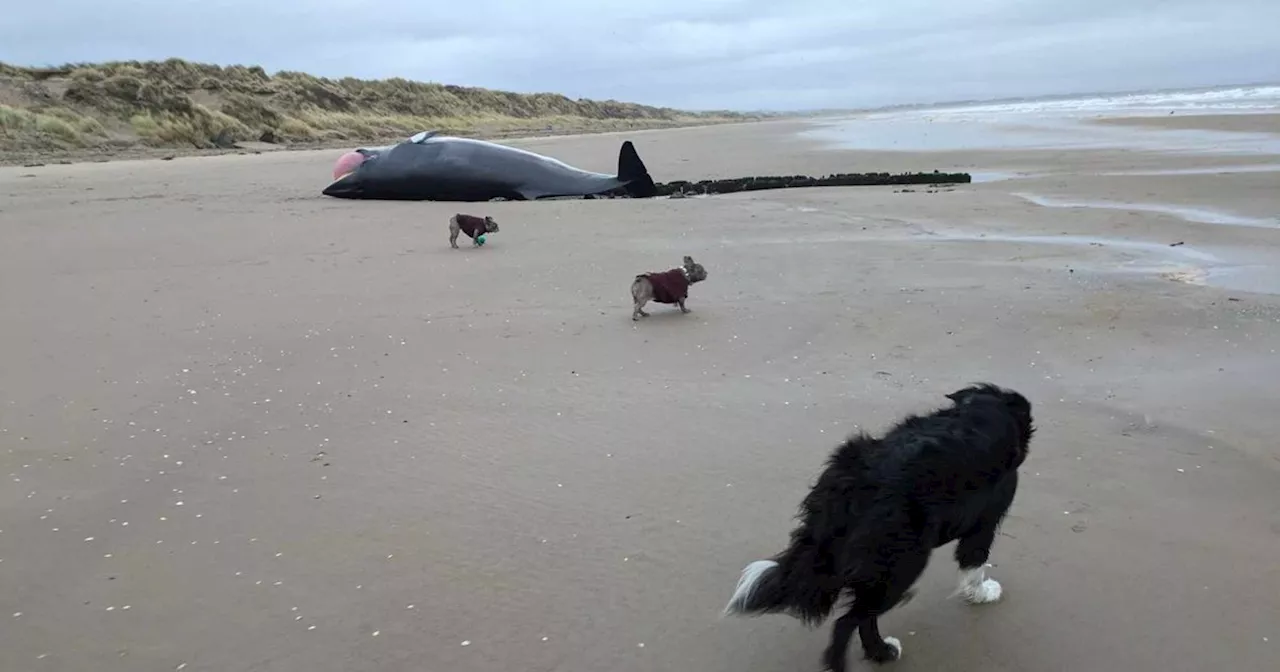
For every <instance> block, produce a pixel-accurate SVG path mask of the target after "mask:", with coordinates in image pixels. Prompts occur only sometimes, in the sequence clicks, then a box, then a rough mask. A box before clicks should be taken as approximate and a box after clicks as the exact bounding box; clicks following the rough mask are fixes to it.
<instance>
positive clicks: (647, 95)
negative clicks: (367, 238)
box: [0, 0, 1280, 110]
mask: <svg viewBox="0 0 1280 672" xmlns="http://www.w3.org/2000/svg"><path fill="white" fill-rule="evenodd" d="M1278 36H1280V0H645V1H642V2H635V1H634V0H630V1H626V2H612V1H611V0H523V2H522V1H521V0H463V1H454V0H434V1H430V2H424V1H423V0H380V1H372V0H115V1H110V0H107V1H104V0H45V1H42V2H21V1H18V0H14V1H13V2H8V3H6V7H5V9H4V10H3V11H2V12H0V61H7V62H12V63H19V64H24V65H32V64H34V65H47V64H60V63H64V62H68V61H101V60H117V59H144V60H145V59H164V58H167V57H171V56H178V57H181V58H185V59H189V60H197V61H205V62H214V63H219V64H223V65H226V64H232V63H241V64H246V65H252V64H258V65H262V66H263V67H265V68H266V69H267V70H268V71H276V70H282V69H287V70H303V71H306V72H311V73H314V74H320V75H327V76H335V77H339V76H346V75H350V76H357V77H378V78H380V77H396V76H398V77H406V78H411V79H421V80H430V81H438V82H443V83H450V84H464V85H473V86H485V87H491V88H498V89H506V90H513V91H521V92H531V91H553V92H558V93H564V94H566V95H568V96H570V97H584V98H615V99H619V100H627V101H634V102H641V103H650V104H657V105H670V106H674V107H682V108H687V109H694V108H697V109H705V108H734V109H772V110H794V109H806V108H824V107H868V106H879V105H891V104H899V103H913V102H935V101H947V100H957V99H974V98H994V97H1006V96H1023V95H1040V94H1052V93H1070V92H1079V91H1098V90H1125V89H1136V88H1154V87H1178V86H1209V85H1214V84H1233V83H1246V82H1254V81H1276V80H1280V37H1278Z"/></svg>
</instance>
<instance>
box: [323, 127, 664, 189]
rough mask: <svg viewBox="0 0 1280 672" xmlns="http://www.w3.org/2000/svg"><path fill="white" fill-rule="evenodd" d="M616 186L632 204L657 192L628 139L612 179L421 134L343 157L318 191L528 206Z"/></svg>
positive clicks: (509, 150) (503, 149) (481, 144)
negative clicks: (517, 202) (505, 201)
mask: <svg viewBox="0 0 1280 672" xmlns="http://www.w3.org/2000/svg"><path fill="white" fill-rule="evenodd" d="M619 187H623V188H624V189H625V190H626V192H627V194H629V195H630V196H632V197H635V198H649V197H652V196H654V195H656V193H657V192H656V187H655V185H654V183H653V178H651V177H649V171H648V169H647V168H645V165H644V162H643V161H641V160H640V155H639V154H637V153H636V149H635V147H634V146H633V145H632V144H631V141H630V140H628V141H626V142H623V143H622V149H621V150H619V152H618V173H617V175H609V174H606V173H594V172H591V171H587V170H582V169H580V168H575V167H573V166H570V165H569V164H567V163H564V162H563V161H560V160H557V159H553V158H551V157H549V156H543V155H542V154H537V153H534V152H530V151H528V150H524V149H518V148H516V147H508V146H506V145H499V144H496V143H493V142H486V141H484V140H473V139H471V138H457V137H452V136H447V135H439V134H438V132H437V131H424V132H422V133H418V134H416V135H414V136H413V137H411V138H409V139H408V140H406V141H404V142H401V143H398V144H395V145H391V146H389V147H375V148H360V149H357V150H355V151H354V152H348V153H347V154H345V155H343V156H342V158H340V159H338V162H337V165H336V166H335V168H334V181H333V182H332V183H331V184H330V185H329V186H328V187H326V188H325V189H324V191H323V192H322V193H323V194H324V195H326V196H334V197H337V198H359V199H382V200H409V201H488V200H492V199H495V198H505V199H508V200H530V201H531V200H536V199H539V198H551V197H556V196H586V195H590V194H600V193H604V192H608V191H612V190H614V189H617V188H619Z"/></svg>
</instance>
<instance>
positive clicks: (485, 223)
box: [449, 212, 498, 250]
mask: <svg viewBox="0 0 1280 672" xmlns="http://www.w3.org/2000/svg"><path fill="white" fill-rule="evenodd" d="M497 232H498V222H496V221H494V219H493V218H492V217H488V216H486V217H476V216H475V215H464V214H462V213H461V212H459V213H458V214H456V215H454V216H452V217H450V218H449V244H450V245H452V246H453V249H455V250H456V249H458V234H459V233H465V234H467V237H469V238H471V244H472V246H475V247H479V246H480V241H479V240H477V238H479V237H480V236H481V235H484V234H486V233H497Z"/></svg>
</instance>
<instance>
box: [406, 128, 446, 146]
mask: <svg viewBox="0 0 1280 672" xmlns="http://www.w3.org/2000/svg"><path fill="white" fill-rule="evenodd" d="M437 135H440V131H422V132H420V133H414V134H413V135H411V136H409V142H412V143H415V144H419V145H420V144H422V142H423V141H425V140H426V139H427V138H430V137H433V136H437Z"/></svg>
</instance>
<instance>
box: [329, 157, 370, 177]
mask: <svg viewBox="0 0 1280 672" xmlns="http://www.w3.org/2000/svg"><path fill="white" fill-rule="evenodd" d="M362 163H364V154H361V153H360V152H347V153H346V154H343V155H342V156H340V157H338V162H337V163H335V164H333V179H335V180H337V179H339V178H341V177H342V176H343V175H346V174H347V173H350V172H352V171H354V170H355V169H356V168H359V167H360V164H362Z"/></svg>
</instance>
